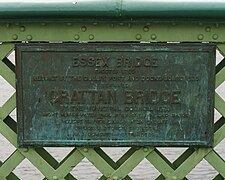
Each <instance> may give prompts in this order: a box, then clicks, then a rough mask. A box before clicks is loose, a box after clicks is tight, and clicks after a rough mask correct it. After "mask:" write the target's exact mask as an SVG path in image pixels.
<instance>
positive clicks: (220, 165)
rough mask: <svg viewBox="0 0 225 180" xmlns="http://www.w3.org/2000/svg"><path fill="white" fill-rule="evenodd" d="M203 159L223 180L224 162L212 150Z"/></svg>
mask: <svg viewBox="0 0 225 180" xmlns="http://www.w3.org/2000/svg"><path fill="white" fill-rule="evenodd" d="M205 159H206V160H207V161H208V162H209V163H210V164H211V165H212V166H213V167H214V168H215V169H216V170H217V172H219V173H220V175H222V176H223V177H224V178H225V161H224V160H223V159H222V158H221V157H220V156H219V154H217V153H216V152H215V151H214V150H213V151H211V152H210V153H209V154H208V155H207V156H206V157H205Z"/></svg>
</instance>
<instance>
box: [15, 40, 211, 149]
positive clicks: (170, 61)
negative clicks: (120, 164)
mask: <svg viewBox="0 0 225 180" xmlns="http://www.w3.org/2000/svg"><path fill="white" fill-rule="evenodd" d="M214 74H215V46H214V45H213V44H210V43H205V44H200V43H193V44H185V43H177V44H167V43H163V44H158V43H154V44H152V43H147V44H140V43H94V44H92V43H90V44H89V43H81V44H76V43H74V44H63V43H61V44H40V43H39V44H17V45H16V79H17V108H18V109H17V112H18V144H19V146H20V147H26V146H212V139H213V138H212V137H213V136H212V135H213V112H214V111H213V110H214V84H215V80H214V78H215V75H214Z"/></svg>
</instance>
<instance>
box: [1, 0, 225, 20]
mask: <svg viewBox="0 0 225 180" xmlns="http://www.w3.org/2000/svg"><path fill="white" fill-rule="evenodd" d="M0 16H1V18H18V17H19V18H25V17H26V18H27V17H30V18H32V17H52V16H54V17H55V18H59V17H68V16H70V17H71V16H72V17H79V18H80V17H92V16H94V17H112V18H117V17H125V18H134V17H160V18H164V17H168V16H169V17H170V18H176V17H178V18H179V17H191V18H196V17H201V18H210V17H213V18H224V17H225V2H224V1H222V0H215V1H209V0H205V1H203V0H196V1H191V0H185V1H174V0H169V1H165V0H161V1H155V0H148V1H146V0H140V1H138V2H137V1H135V0H113V1H108V0H95V1H85V0H78V1H72V0H66V1H63V0H61V1H59V0H58V1H56V0H55V1H51V0H47V1H43V0H42V1H34V2H33V1H25V0H24V1H19V0H11V1H5V0H4V1H1V2H0Z"/></svg>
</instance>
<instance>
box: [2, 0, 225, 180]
mask: <svg viewBox="0 0 225 180" xmlns="http://www.w3.org/2000/svg"><path fill="white" fill-rule="evenodd" d="M74 2H75V1H74ZM118 2H121V1H118ZM124 2H126V1H124ZM127 2H128V1H127ZM143 2H144V1H143ZM146 2H147V1H146ZM199 2H200V1H199ZM207 2H208V3H206V4H208V5H210V3H209V1H207ZM219 2H220V3H222V1H218V3H219ZM75 3H76V2H75ZM220 3H219V4H220ZM222 4H223V5H224V3H222ZM0 5H1V3H0ZM3 9H4V8H2V7H0V14H1V13H3V14H4V12H3ZM205 10H208V9H205ZM215 10H216V11H217V10H218V9H215ZM223 11H224V13H225V9H224V8H223ZM10 13H11V12H10ZM212 14H213V16H214V15H215V14H214V13H212ZM221 14H222V13H221ZM221 14H220V13H219V15H218V16H220V15H221ZM24 15H27V14H24ZM15 16H16V14H15ZM221 17H224V18H225V16H224V15H223V16H222V15H221ZM0 41H1V42H2V43H1V44H0V59H1V60H0V75H1V76H2V77H3V78H4V79H5V80H6V81H7V82H8V83H9V84H10V85H11V86H12V87H14V88H15V71H14V69H15V68H14V65H12V64H11V63H10V62H9V60H8V59H7V55H8V54H9V53H10V52H11V51H13V49H14V45H15V43H17V42H24V43H28V42H29V43H30V42H59V41H60V42H125V41H126V42H134V41H135V42H215V43H217V48H218V50H219V51H220V53H221V54H222V55H223V56H225V25H224V24H222V23H219V22H217V23H213V22H207V20H206V19H202V20H198V22H197V23H196V22H185V23H182V22H180V21H171V23H168V22H161V21H158V22H155V21H154V22H152V21H151V20H148V21H136V22H130V21H129V22H126V21H110V22H109V21H102V20H96V21H83V22H82V21H75V20H74V21H73V20H71V19H70V20H65V21H64V22H62V21H60V22H55V21H53V22H51V21H49V22H46V21H45V20H44V19H43V21H41V18H40V19H39V22H35V23H34V22H16V20H14V21H13V22H12V21H9V23H1V24H0ZM224 81H225V60H222V61H221V62H220V63H219V64H218V65H217V67H216V88H218V87H219V86H220V85H221V84H222V83H223V82H224ZM0 91H1V89H0ZM0 93H2V92H0ZM15 108H16V95H15V94H13V95H12V96H11V97H10V98H9V99H8V100H7V102H5V104H4V105H3V106H2V107H0V133H1V134H2V135H3V136H4V137H5V138H6V139H7V140H8V141H9V142H10V143H11V144H12V145H13V146H14V147H15V148H16V150H15V151H14V152H13V153H12V154H11V155H10V156H9V157H8V158H7V159H6V160H5V161H4V162H0V179H9V180H14V179H15V180H16V179H19V178H18V177H17V176H16V175H15V174H13V173H12V171H13V170H14V169H15V168H16V167H17V166H18V165H19V164H20V163H21V162H22V161H23V160H24V159H27V160H29V161H30V162H31V163H32V164H33V165H34V166H35V167H36V168H37V169H38V170H39V171H40V172H41V173H42V174H43V175H44V176H45V177H46V178H47V179H67V180H71V179H75V177H74V176H72V175H71V174H70V172H71V171H72V169H73V168H74V167H76V166H77V165H78V164H79V163H80V162H81V161H82V160H83V159H84V158H87V159H88V160H89V161H90V162H91V163H92V164H93V166H95V167H96V168H97V169H98V170H99V171H100V172H101V173H102V177H100V179H107V178H109V179H123V178H125V179H131V178H130V177H129V176H128V174H129V173H130V172H131V171H132V170H133V169H134V168H135V167H136V166H138V165H139V164H140V162H142V161H143V160H144V159H147V160H148V161H149V163H151V164H152V165H153V166H154V167H155V168H156V169H157V170H158V171H159V172H160V173H161V175H160V176H159V177H157V179H165V178H167V179H185V178H186V176H187V174H188V173H189V172H191V171H192V169H193V168H195V166H196V165H198V164H199V163H200V162H201V161H202V160H203V159H205V160H206V161H208V163H209V164H210V165H211V166H213V168H214V169H215V170H216V171H217V172H218V175H217V176H216V177H215V179H225V161H224V159H223V158H222V157H221V156H220V154H218V153H217V152H216V151H215V147H216V146H217V145H219V144H220V142H221V141H222V140H224V139H225V101H224V100H223V99H222V97H221V96H220V95H219V94H217V93H216V92H215V108H216V109H217V111H218V112H219V113H220V114H221V115H222V117H221V118H220V119H219V120H218V121H217V122H216V123H215V124H214V145H213V148H188V149H187V150H186V151H185V152H184V153H182V154H181V155H180V156H179V157H178V158H177V159H176V160H175V161H174V162H170V161H169V160H168V159H167V158H166V157H165V156H164V155H163V154H162V153H160V151H158V150H157V147H145V148H132V147H131V148H130V149H129V150H128V151H127V152H126V153H125V154H124V155H123V156H122V157H121V158H120V159H119V160H118V161H116V162H114V161H113V160H112V159H111V157H109V156H108V155H107V154H106V153H105V152H104V151H103V150H102V148H101V147H98V148H88V147H83V148H76V147H75V148H74V149H73V150H72V151H71V152H70V153H69V154H68V155H67V156H66V157H65V158H64V159H63V160H62V161H61V162H58V161H57V160H56V159H55V158H54V157H53V156H52V155H51V154H50V153H48V152H47V151H46V150H45V149H44V148H37V149H33V148H17V132H16V122H15V121H14V120H13V119H12V118H11V117H10V113H11V112H12V111H13V110H14V109H15ZM0 147H1V145H0ZM0 153H2V152H0ZM140 178H141V175H140Z"/></svg>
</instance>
